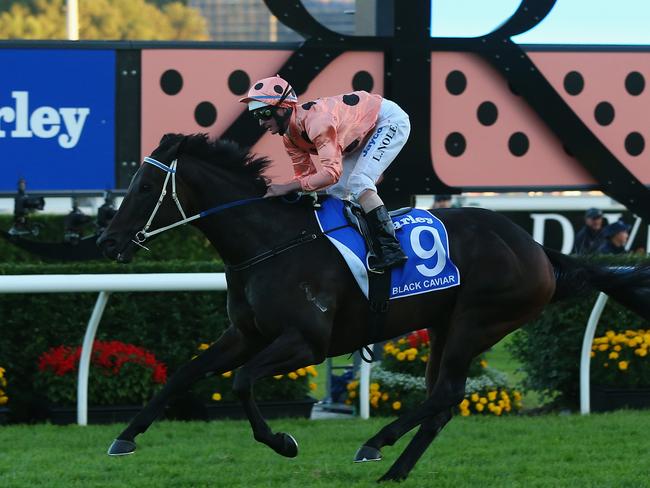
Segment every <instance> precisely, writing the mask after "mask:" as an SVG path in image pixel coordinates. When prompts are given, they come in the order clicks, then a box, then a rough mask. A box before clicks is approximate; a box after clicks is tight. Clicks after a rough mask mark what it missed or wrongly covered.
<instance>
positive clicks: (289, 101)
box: [239, 76, 411, 271]
mask: <svg viewBox="0 0 650 488" xmlns="http://www.w3.org/2000/svg"><path fill="white" fill-rule="evenodd" d="M239 101H240V102H243V103H246V104H248V110H249V111H250V112H251V115H252V116H253V117H254V118H255V119H257V120H258V121H259V124H260V125H261V126H262V127H264V128H265V129H266V130H268V131H270V132H271V133H272V134H279V135H281V136H282V137H283V141H284V147H285V149H286V151H287V154H288V155H289V157H290V158H291V160H292V163H293V170H294V175H295V178H294V180H293V181H291V182H290V183H287V184H275V183H272V184H270V185H269V187H268V191H267V193H266V195H265V196H266V197H274V196H279V195H285V194H287V193H291V192H294V191H304V192H312V191H317V190H321V189H326V192H327V193H328V194H331V195H335V196H337V197H339V198H341V199H349V198H352V199H354V200H355V201H357V202H358V203H359V205H361V208H363V211H364V213H365V214H366V217H367V220H368V223H369V226H370V228H371V232H372V241H373V244H374V245H373V247H374V248H375V249H374V251H375V254H376V255H375V256H373V259H372V262H371V264H370V265H371V268H372V269H373V270H377V271H380V270H384V269H388V268H391V267H393V266H396V265H399V264H402V263H404V262H405V261H406V259H407V257H406V255H405V254H404V252H403V251H402V249H401V248H400V245H399V242H398V241H397V239H396V238H395V229H394V227H393V222H392V220H391V218H390V216H389V215H388V211H387V210H386V207H385V206H384V202H383V201H382V200H381V198H379V196H378V195H377V187H376V186H375V183H376V182H377V180H378V179H379V177H380V176H381V174H382V173H383V172H384V171H385V170H386V168H388V166H389V165H390V163H392V162H393V160H394V159H395V157H396V156H397V155H398V154H399V152H400V150H401V149H402V147H403V146H404V144H405V143H406V140H407V138H408V136H409V132H410V130H411V125H410V122H409V117H408V115H407V114H406V113H405V112H404V111H403V110H402V109H401V108H400V107H399V106H398V105H397V104H396V103H394V102H391V101H390V100H386V99H384V98H382V97H381V96H379V95H376V94H371V93H367V92H365V91H355V92H351V93H348V94H344V95H336V96H333V97H326V98H319V99H317V100H314V101H312V102H307V103H303V104H302V105H298V98H297V97H296V93H295V92H294V90H293V88H292V87H291V85H290V84H289V83H288V82H287V81H285V80H283V79H282V78H280V77H279V76H272V77H270V78H264V79H262V80H259V81H257V82H255V83H254V84H253V86H252V88H251V89H250V90H249V91H248V96H246V97H244V98H242V99H241V100H239ZM312 154H313V155H317V156H318V159H319V161H320V168H318V167H316V166H315V165H314V163H313V161H312V159H311V155H312Z"/></svg>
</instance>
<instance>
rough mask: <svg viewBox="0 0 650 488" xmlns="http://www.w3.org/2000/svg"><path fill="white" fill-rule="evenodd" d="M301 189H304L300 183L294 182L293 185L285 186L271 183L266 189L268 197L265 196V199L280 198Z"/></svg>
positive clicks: (287, 184)
mask: <svg viewBox="0 0 650 488" xmlns="http://www.w3.org/2000/svg"><path fill="white" fill-rule="evenodd" d="M301 188H302V187H301V186H300V183H298V182H297V181H292V182H291V183H285V184H278V183H271V184H270V185H269V186H268V187H267V188H266V195H264V198H270V197H279V196H282V195H286V194H288V193H291V192H294V191H298V190H300V189H301Z"/></svg>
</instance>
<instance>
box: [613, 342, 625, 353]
mask: <svg viewBox="0 0 650 488" xmlns="http://www.w3.org/2000/svg"><path fill="white" fill-rule="evenodd" d="M621 349H623V348H622V347H621V346H620V345H618V344H616V345H615V346H614V350H615V351H616V352H620V351H621Z"/></svg>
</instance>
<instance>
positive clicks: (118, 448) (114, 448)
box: [107, 439, 135, 456]
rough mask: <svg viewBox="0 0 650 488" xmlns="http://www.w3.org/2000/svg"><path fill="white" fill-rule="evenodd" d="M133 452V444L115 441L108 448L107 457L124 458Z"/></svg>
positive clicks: (120, 440)
mask: <svg viewBox="0 0 650 488" xmlns="http://www.w3.org/2000/svg"><path fill="white" fill-rule="evenodd" d="M134 452H135V442H131V441H125V440H122V439H115V440H114V441H113V443H112V444H111V447H109V448H108V453H107V454H108V455H109V456H126V455H127V454H133V453H134Z"/></svg>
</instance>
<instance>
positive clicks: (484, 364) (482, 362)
mask: <svg viewBox="0 0 650 488" xmlns="http://www.w3.org/2000/svg"><path fill="white" fill-rule="evenodd" d="M480 365H481V367H482V368H487V365H488V362H487V361H486V360H485V359H481V362H480Z"/></svg>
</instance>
